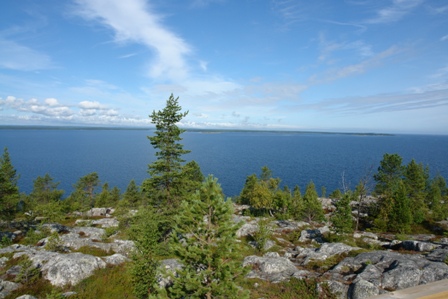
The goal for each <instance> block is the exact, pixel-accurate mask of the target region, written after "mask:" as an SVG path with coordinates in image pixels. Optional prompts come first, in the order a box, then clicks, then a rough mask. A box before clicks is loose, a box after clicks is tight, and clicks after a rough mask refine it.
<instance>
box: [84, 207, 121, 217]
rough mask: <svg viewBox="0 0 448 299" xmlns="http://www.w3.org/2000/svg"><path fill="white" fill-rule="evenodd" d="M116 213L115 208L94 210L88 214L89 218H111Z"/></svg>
mask: <svg viewBox="0 0 448 299" xmlns="http://www.w3.org/2000/svg"><path fill="white" fill-rule="evenodd" d="M114 212H115V209H113V208H92V209H90V210H88V211H87V212H86V215H87V217H110V215H111V214H113V213H114Z"/></svg>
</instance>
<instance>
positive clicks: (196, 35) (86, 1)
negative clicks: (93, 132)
mask: <svg viewBox="0 0 448 299" xmlns="http://www.w3.org/2000/svg"><path fill="white" fill-rule="evenodd" d="M171 94H173V95H174V96H175V97H179V104H180V106H182V110H183V111H189V113H188V115H187V116H186V117H185V118H184V119H182V121H181V122H180V123H179V126H182V127H185V128H201V129H245V130H294V131H330V132H369V133H409V134H444V135H446V134H448V2H446V1H441V0H313V1H309V0H126V1H123V0H67V1H59V0H40V1H34V0H21V1H17V0H2V1H1V2H0V125H55V126H114V127H117V126H118V127H121V126H132V127H148V126H151V119H150V118H149V115H150V114H151V113H152V111H154V110H155V111H158V110H161V109H163V108H164V106H165V103H166V100H167V99H168V98H169V96H170V95H171Z"/></svg>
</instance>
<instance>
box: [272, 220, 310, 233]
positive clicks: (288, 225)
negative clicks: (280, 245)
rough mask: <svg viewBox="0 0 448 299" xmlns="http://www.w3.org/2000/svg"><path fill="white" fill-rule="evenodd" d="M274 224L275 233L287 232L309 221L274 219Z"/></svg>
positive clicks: (305, 224)
mask: <svg viewBox="0 0 448 299" xmlns="http://www.w3.org/2000/svg"><path fill="white" fill-rule="evenodd" d="M273 223H274V224H276V226H277V228H275V232H277V233H289V232H291V231H295V230H298V229H300V228H301V227H304V226H307V225H309V223H307V222H304V221H291V220H276V221H274V222H273Z"/></svg>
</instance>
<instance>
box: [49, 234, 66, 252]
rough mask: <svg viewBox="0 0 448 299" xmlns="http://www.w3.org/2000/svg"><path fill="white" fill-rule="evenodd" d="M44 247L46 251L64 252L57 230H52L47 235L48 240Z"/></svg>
mask: <svg viewBox="0 0 448 299" xmlns="http://www.w3.org/2000/svg"><path fill="white" fill-rule="evenodd" d="M45 249H46V250H48V251H56V252H64V251H65V250H64V246H63V244H62V241H61V239H60V238H59V234H58V233H57V232H53V233H52V234H51V235H50V237H48V241H47V243H46V244H45Z"/></svg>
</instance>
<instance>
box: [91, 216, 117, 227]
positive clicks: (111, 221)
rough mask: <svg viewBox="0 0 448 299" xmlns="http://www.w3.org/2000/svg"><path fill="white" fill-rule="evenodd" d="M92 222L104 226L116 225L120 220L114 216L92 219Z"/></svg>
mask: <svg viewBox="0 0 448 299" xmlns="http://www.w3.org/2000/svg"><path fill="white" fill-rule="evenodd" d="M92 224H93V225H97V226H101V227H103V228H106V227H118V225H119V224H120V222H119V221H118V220H117V219H115V218H102V219H98V220H93V221H92Z"/></svg>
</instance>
